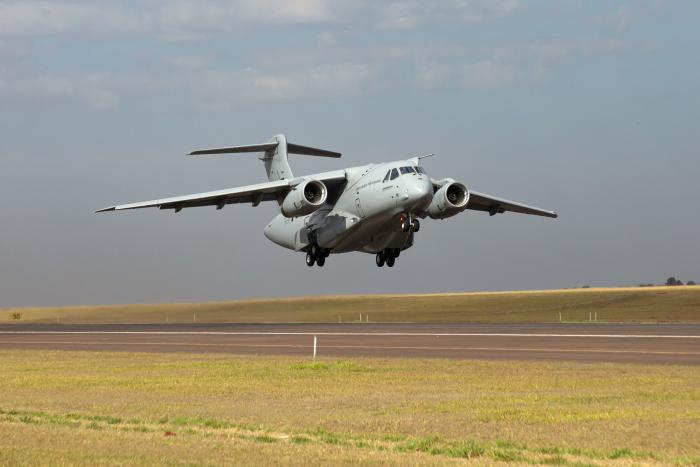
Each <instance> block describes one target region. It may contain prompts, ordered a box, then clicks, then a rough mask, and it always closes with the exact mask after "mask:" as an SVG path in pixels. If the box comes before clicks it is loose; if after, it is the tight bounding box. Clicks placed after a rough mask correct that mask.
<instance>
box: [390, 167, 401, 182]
mask: <svg viewBox="0 0 700 467" xmlns="http://www.w3.org/2000/svg"><path fill="white" fill-rule="evenodd" d="M398 176H399V171H398V170H396V169H391V177H390V178H389V179H390V180H393V179H395V178H396V177H398Z"/></svg>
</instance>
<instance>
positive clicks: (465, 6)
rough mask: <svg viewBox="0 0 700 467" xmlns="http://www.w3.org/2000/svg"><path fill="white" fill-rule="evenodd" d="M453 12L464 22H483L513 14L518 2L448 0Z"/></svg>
mask: <svg viewBox="0 0 700 467" xmlns="http://www.w3.org/2000/svg"><path fill="white" fill-rule="evenodd" d="M447 3H448V5H449V6H450V7H451V9H452V10H453V12H454V13H455V14H456V15H457V16H458V17H459V18H461V19H463V20H466V21H473V22H476V21H484V20H486V19H489V18H497V17H500V16H506V15H509V14H511V13H513V12H514V11H515V10H517V9H518V7H519V6H520V0H449V1H448V2H447Z"/></svg>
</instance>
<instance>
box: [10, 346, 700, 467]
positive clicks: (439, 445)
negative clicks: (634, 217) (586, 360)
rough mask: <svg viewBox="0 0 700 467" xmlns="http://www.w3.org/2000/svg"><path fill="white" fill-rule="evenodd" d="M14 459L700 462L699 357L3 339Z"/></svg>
mask: <svg viewBox="0 0 700 467" xmlns="http://www.w3.org/2000/svg"><path fill="white" fill-rule="evenodd" d="M0 362H2V378H0V394H2V399H0V464H96V463H97V464H105V463H107V464H132V463H136V464H152V463H167V464H201V463H207V464H222V463H237V464H260V463H268V464H269V463H276V464H281V463H285V464H288V463H289V464H309V463H314V464H319V463H321V464H329V463H333V464H339V463H358V462H361V463H368V464H401V465H406V464H409V465H410V464H426V463H431V464H446V463H454V462H464V461H465V460H466V461H469V462H475V463H480V464H489V465H493V464H496V463H499V462H515V463H535V464H556V465H567V464H571V465H581V464H588V465H590V464H608V463H612V464H620V465H631V464H635V465H639V464H645V465H646V464H697V463H700V437H698V436H697V433H699V432H700V373H699V372H698V370H697V368H696V367H684V366H643V365H620V364H578V363H559V362H557V363H554V362H503V361H455V360H429V361H427V360H378V359H353V360H342V361H333V360H319V361H317V362H309V361H303V360H299V359H295V358H289V357H282V358H272V357H269V358H268V357H265V358H256V359H250V358H244V357H235V356H234V357H232V356H222V355H189V354H185V355H183V354H128V353H91V352H52V351H19V350H2V351H0Z"/></svg>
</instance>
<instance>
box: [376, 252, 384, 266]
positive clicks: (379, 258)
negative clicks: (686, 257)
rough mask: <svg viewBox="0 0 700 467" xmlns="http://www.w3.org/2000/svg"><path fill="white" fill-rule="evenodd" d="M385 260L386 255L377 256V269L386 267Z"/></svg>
mask: <svg viewBox="0 0 700 467" xmlns="http://www.w3.org/2000/svg"><path fill="white" fill-rule="evenodd" d="M385 260H386V258H384V253H377V256H376V261H377V267H380V268H381V267H382V266H384V261H385Z"/></svg>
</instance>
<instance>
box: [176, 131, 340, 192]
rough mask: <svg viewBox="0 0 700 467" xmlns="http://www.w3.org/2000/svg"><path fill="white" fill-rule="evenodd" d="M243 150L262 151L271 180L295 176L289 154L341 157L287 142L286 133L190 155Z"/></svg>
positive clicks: (337, 153)
mask: <svg viewBox="0 0 700 467" xmlns="http://www.w3.org/2000/svg"><path fill="white" fill-rule="evenodd" d="M242 152H262V153H264V156H263V157H261V158H260V160H261V161H263V162H264V163H265V172H266V173H267V179H268V180H269V181H271V182H272V181H275V180H289V179H292V178H294V174H293V173H292V169H291V167H289V161H288V160H287V155H288V154H303V155H305V156H321V157H340V155H341V154H340V153H339V152H334V151H327V150H325V149H317V148H312V147H308V146H300V145H298V144H293V143H289V142H287V138H286V137H285V136H284V135H276V136H273V137H272V138H271V139H270V141H268V142H267V143H264V144H252V145H248V146H233V147H230V148H218V149H202V150H199V151H193V152H191V153H190V154H189V155H190V156H200V155H206V154H234V153H242Z"/></svg>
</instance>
